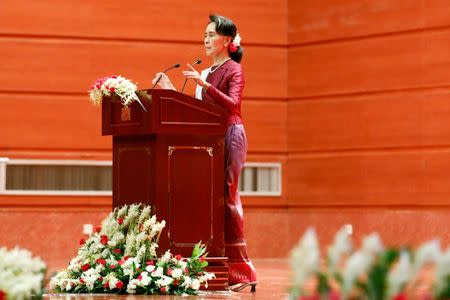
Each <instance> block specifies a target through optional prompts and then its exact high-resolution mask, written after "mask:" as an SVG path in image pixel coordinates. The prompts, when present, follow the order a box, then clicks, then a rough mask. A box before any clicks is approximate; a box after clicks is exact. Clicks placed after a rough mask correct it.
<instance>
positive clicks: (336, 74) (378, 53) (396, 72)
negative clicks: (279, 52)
mask: <svg viewBox="0 0 450 300" xmlns="http://www.w3.org/2000/svg"><path fill="white" fill-rule="evenodd" d="M449 44H450V30H441V31H431V32H417V33H410V34H403V35H392V36H384V37H377V38H371V39H365V40H355V41H345V42H338V43H326V44H321V45H312V46H304V47H292V48H290V49H289V54H288V55H289V64H288V65H289V83H288V86H289V87H288V91H289V92H288V93H289V97H290V98H299V97H301V98H305V97H309V96H319V95H334V94H349V93H366V92H374V91H377V92H380V91H386V90H404V89H413V88H419V87H437V86H446V87H448V86H450V80H449V78H450V56H449V55H447V53H448V45H449Z"/></svg>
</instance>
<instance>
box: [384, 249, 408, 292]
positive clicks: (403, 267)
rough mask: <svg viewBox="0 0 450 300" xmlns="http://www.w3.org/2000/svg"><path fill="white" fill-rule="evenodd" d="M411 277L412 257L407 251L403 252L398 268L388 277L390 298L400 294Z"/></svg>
mask: <svg viewBox="0 0 450 300" xmlns="http://www.w3.org/2000/svg"><path fill="white" fill-rule="evenodd" d="M411 276H412V265H411V256H410V255H409V253H408V252H407V251H402V252H401V253H400V258H399V261H398V264H397V266H396V267H395V269H393V270H391V271H390V272H389V275H388V298H389V299H391V298H392V297H394V296H395V295H397V294H398V293H400V292H401V291H402V289H403V287H404V286H405V284H406V283H407V282H408V280H409V279H410V278H411Z"/></svg>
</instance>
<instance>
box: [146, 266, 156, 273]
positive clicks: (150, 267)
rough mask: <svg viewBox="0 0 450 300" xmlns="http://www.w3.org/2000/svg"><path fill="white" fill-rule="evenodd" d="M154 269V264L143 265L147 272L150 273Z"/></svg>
mask: <svg viewBox="0 0 450 300" xmlns="http://www.w3.org/2000/svg"><path fill="white" fill-rule="evenodd" d="M154 269H155V266H152V265H149V266H147V267H145V270H146V271H147V272H149V273H151V272H152V271H153V270H154Z"/></svg>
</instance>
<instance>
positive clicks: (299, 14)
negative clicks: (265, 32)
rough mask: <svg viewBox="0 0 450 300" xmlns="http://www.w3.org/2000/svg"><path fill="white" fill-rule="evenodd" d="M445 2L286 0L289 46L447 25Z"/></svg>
mask: <svg viewBox="0 0 450 300" xmlns="http://www.w3.org/2000/svg"><path fill="white" fill-rule="evenodd" d="M449 7H450V5H449V3H448V1H446V0H432V1H410V0H396V1H390V0H360V1H354V0H341V1H327V0H307V1H298V0H290V1H289V44H291V45H292V44H299V43H311V42H319V41H326V40H334V39H349V38H354V37H361V36H368V35H380V34H392V33H395V32H399V31H411V30H422V29H427V28H430V27H446V26H449V25H450V10H449Z"/></svg>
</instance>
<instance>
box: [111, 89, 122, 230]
mask: <svg viewBox="0 0 450 300" xmlns="http://www.w3.org/2000/svg"><path fill="white" fill-rule="evenodd" d="M109 90H110V91H111V92H114V87H112V88H110V89H109ZM117 223H119V225H122V223H123V219H122V218H118V219H117Z"/></svg>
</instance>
